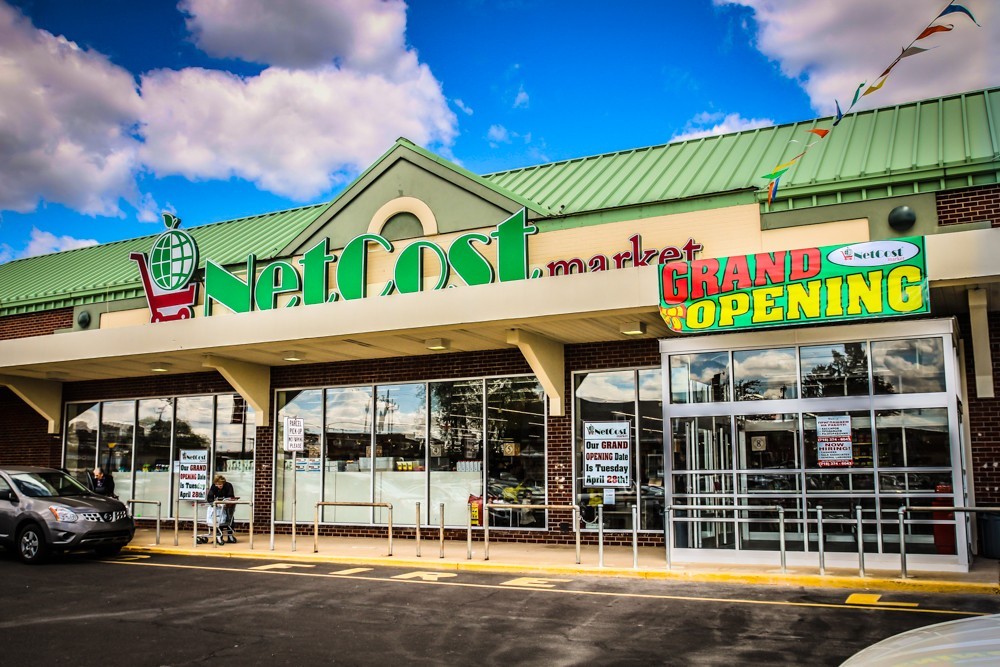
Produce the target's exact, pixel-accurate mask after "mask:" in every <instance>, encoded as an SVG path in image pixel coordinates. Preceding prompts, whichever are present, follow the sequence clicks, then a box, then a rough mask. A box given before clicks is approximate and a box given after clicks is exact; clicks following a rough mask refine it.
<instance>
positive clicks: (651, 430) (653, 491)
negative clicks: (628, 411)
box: [637, 368, 666, 530]
mask: <svg viewBox="0 0 1000 667" xmlns="http://www.w3.org/2000/svg"><path fill="white" fill-rule="evenodd" d="M637 435H638V438H639V461H638V464H639V465H638V467H639V469H638V475H639V482H640V484H639V502H640V503H641V505H640V510H641V511H640V513H639V527H640V528H642V529H644V530H663V513H664V508H665V504H664V479H665V475H666V467H665V466H664V462H663V374H662V373H661V372H660V369H659V368H654V369H647V370H640V371H639V425H638V434H637Z"/></svg>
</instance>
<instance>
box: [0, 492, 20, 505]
mask: <svg viewBox="0 0 1000 667" xmlns="http://www.w3.org/2000/svg"><path fill="white" fill-rule="evenodd" d="M0 500H8V501H10V502H12V503H16V502H17V496H15V495H14V492H13V491H12V490H11V489H0Z"/></svg>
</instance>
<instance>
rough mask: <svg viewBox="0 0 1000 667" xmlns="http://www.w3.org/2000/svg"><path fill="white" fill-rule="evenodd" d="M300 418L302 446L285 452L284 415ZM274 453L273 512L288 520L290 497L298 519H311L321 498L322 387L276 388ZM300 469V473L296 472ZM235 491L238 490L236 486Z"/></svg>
mask: <svg viewBox="0 0 1000 667" xmlns="http://www.w3.org/2000/svg"><path fill="white" fill-rule="evenodd" d="M288 417H292V418H296V419H301V420H302V424H303V428H304V430H305V449H304V450H303V451H302V452H296V453H293V452H286V451H285V450H284V447H283V445H282V443H283V442H284V438H285V419H286V418H288ZM275 433H276V442H277V453H276V454H275V468H276V470H277V474H276V475H275V480H274V481H275V487H276V488H275V496H274V497H275V503H276V507H275V510H274V515H275V517H276V518H277V519H278V520H279V521H291V518H292V498H293V497H294V498H295V500H296V503H295V518H296V520H297V521H312V520H313V518H314V514H315V507H316V503H317V502H318V501H320V500H322V499H323V494H322V488H321V486H320V480H321V478H322V473H321V470H320V468H321V461H322V459H321V458H320V451H321V446H322V435H323V391H322V390H321V389H306V390H294V391H280V392H278V422H277V424H275ZM296 473H299V474H296ZM237 491H239V490H238V489H237Z"/></svg>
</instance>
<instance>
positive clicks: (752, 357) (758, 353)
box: [733, 347, 799, 401]
mask: <svg viewBox="0 0 1000 667" xmlns="http://www.w3.org/2000/svg"><path fill="white" fill-rule="evenodd" d="M795 366H796V365H795V348H794V347H784V348H776V349H765V350H737V351H735V352H733V386H734V394H735V396H736V400H737V401H762V400H773V399H788V398H798V397H799V389H798V382H797V381H796V378H797V373H796V372H795Z"/></svg>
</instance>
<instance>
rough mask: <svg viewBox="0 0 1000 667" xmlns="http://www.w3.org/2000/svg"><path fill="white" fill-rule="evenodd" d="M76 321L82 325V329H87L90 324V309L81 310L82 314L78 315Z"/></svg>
mask: <svg viewBox="0 0 1000 667" xmlns="http://www.w3.org/2000/svg"><path fill="white" fill-rule="evenodd" d="M76 323H77V324H79V325H80V328H81V329H86V328H87V327H89V326H90V311H89V310H81V311H80V314H79V315H77V316H76Z"/></svg>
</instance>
